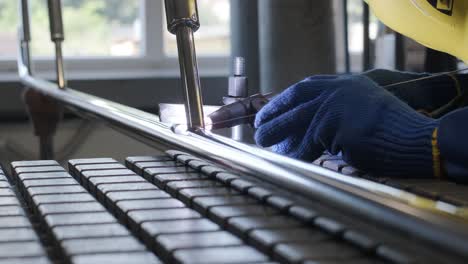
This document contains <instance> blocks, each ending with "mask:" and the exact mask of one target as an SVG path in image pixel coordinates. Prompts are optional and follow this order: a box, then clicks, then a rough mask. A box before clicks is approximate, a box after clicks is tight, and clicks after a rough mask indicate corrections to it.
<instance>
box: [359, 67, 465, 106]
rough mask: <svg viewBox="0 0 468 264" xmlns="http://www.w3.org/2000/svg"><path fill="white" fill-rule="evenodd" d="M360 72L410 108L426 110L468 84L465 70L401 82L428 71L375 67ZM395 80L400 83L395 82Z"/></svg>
mask: <svg viewBox="0 0 468 264" xmlns="http://www.w3.org/2000/svg"><path fill="white" fill-rule="evenodd" d="M362 75H364V76H366V77H369V78H370V79H372V80H373V81H374V82H376V83H377V84H378V85H380V86H382V87H384V88H386V89H387V90H388V91H390V92H391V93H392V94H394V95H395V96H396V97H398V98H399V99H401V100H402V101H404V102H405V103H407V104H408V105H409V106H411V107H412V108H413V109H415V110H418V111H423V112H426V113H431V112H433V111H434V110H436V109H439V108H440V107H442V106H444V105H446V104H448V103H449V102H450V101H451V100H452V99H454V98H455V97H456V96H458V95H460V94H461V93H462V92H463V87H465V86H467V85H468V75H466V74H452V75H450V74H447V75H441V76H437V77H433V78H428V79H422V80H418V81H415V82H407V83H402V82H406V81H410V80H415V79H420V78H424V77H429V76H431V74H428V73H412V72H401V71H391V70H383V69H375V70H370V71H367V72H364V73H362ZM397 83H401V84H398V85H394V84H397ZM386 86H388V87H386ZM449 110H453V109H449Z"/></svg>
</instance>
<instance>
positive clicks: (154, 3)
mask: <svg viewBox="0 0 468 264" xmlns="http://www.w3.org/2000/svg"><path fill="white" fill-rule="evenodd" d="M163 2H164V1H163V0H62V6H63V19H64V27H65V42H64V44H63V49H64V55H65V58H66V67H67V70H68V72H69V73H70V72H71V73H72V75H73V73H76V72H79V71H82V72H83V71H87V72H91V73H94V74H95V75H98V74H99V72H98V71H99V70H103V71H107V72H120V73H124V74H125V73H126V74H128V75H129V76H131V74H132V73H135V72H136V73H137V75H138V74H139V73H140V72H143V71H146V72H150V71H154V70H157V71H161V72H163V74H165V72H176V71H177V70H178V67H177V63H176V55H177V47H176V42H175V37H174V36H173V35H171V34H169V33H168V32H167V30H166V24H165V14H164V5H163ZM29 5H30V20H31V32H32V42H31V53H32V56H33V58H34V59H35V60H34V64H35V69H36V71H38V72H41V71H49V72H53V71H52V67H53V64H52V63H50V59H51V58H52V56H53V54H54V49H53V45H52V43H51V41H50V32H49V24H48V23H49V20H48V14H47V1H29ZM198 5H199V13H200V20H201V22H202V27H201V28H200V30H199V31H198V32H197V33H196V34H195V38H196V46H197V53H198V55H199V56H200V67H201V72H202V73H203V72H204V71H203V68H210V69H216V70H215V72H220V70H219V69H221V68H222V69H226V72H227V57H228V55H229V50H230V32H229V13H230V12H229V7H230V5H229V0H198ZM17 8H18V2H17V1H12V0H0V43H1V45H0V73H2V72H5V71H10V72H11V73H12V74H14V72H15V71H16V69H14V67H15V58H16V54H17V21H18V11H17ZM224 64H226V65H224ZM138 71H139V72H138ZM151 74H152V73H151Z"/></svg>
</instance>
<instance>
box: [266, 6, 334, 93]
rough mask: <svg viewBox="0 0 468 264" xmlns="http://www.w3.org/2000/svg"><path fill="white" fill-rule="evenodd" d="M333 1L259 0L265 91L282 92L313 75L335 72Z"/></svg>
mask: <svg viewBox="0 0 468 264" xmlns="http://www.w3.org/2000/svg"><path fill="white" fill-rule="evenodd" d="M332 4H333V3H332V1H329V0H314V1H310V0H290V1H285V0H259V32H260V34H259V36H260V37H259V39H260V76H261V78H260V83H261V91H262V92H263V93H267V92H280V91H282V90H284V89H285V88H287V87H288V86H290V85H291V84H293V83H295V82H298V81H300V80H302V79H304V78H305V77H307V76H310V75H313V74H325V73H327V74H331V73H335V71H336V68H335V40H334V26H333V16H332Z"/></svg>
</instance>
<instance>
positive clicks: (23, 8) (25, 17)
mask: <svg viewBox="0 0 468 264" xmlns="http://www.w3.org/2000/svg"><path fill="white" fill-rule="evenodd" d="M18 3H19V16H20V18H21V19H20V24H19V28H18V35H19V39H20V44H21V47H20V48H21V56H22V57H23V61H24V63H25V65H26V67H27V69H28V73H29V74H30V75H31V74H32V69H31V68H32V66H31V52H30V47H29V43H30V42H31V30H30V24H29V1H28V0H21V1H18Z"/></svg>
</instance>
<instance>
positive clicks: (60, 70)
mask: <svg viewBox="0 0 468 264" xmlns="http://www.w3.org/2000/svg"><path fill="white" fill-rule="evenodd" d="M47 7H48V10H49V25H50V38H51V40H52V41H53V42H54V45H55V68H56V73H57V84H58V87H59V88H60V89H64V88H65V86H66V85H67V84H66V81H65V71H64V66H63V54H62V42H63V41H64V40H65V35H64V32H63V31H64V30H63V20H62V4H61V0H48V1H47Z"/></svg>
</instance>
